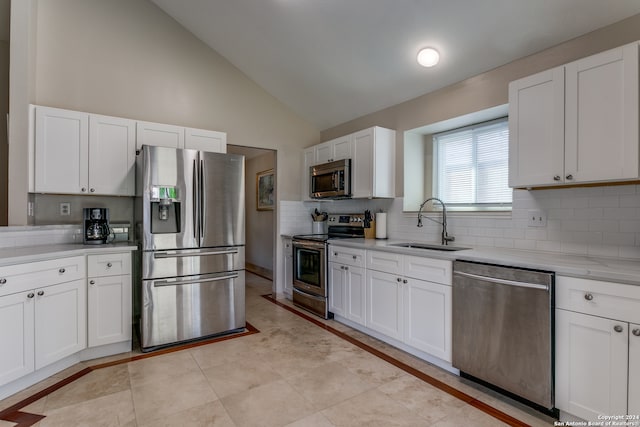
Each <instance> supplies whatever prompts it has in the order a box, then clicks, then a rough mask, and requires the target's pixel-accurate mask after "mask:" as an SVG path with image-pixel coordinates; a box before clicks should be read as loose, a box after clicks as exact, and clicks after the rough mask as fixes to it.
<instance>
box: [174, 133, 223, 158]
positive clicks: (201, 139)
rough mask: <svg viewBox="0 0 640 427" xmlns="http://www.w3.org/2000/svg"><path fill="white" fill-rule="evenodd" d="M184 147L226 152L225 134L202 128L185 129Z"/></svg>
mask: <svg viewBox="0 0 640 427" xmlns="http://www.w3.org/2000/svg"><path fill="white" fill-rule="evenodd" d="M184 148H189V149H191V150H200V151H211V152H214V153H226V152H227V134H226V133H224V132H216V131H213V130H204V129H192V128H187V129H185V136H184Z"/></svg>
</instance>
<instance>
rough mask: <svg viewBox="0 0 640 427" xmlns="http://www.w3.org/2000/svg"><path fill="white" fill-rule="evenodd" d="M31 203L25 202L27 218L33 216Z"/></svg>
mask: <svg viewBox="0 0 640 427" xmlns="http://www.w3.org/2000/svg"><path fill="white" fill-rule="evenodd" d="M33 215H34V212H33V202H27V216H33Z"/></svg>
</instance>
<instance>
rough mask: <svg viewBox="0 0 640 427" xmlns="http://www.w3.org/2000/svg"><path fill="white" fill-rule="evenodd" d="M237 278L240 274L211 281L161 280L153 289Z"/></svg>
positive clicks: (212, 278) (213, 278)
mask: <svg viewBox="0 0 640 427" xmlns="http://www.w3.org/2000/svg"><path fill="white" fill-rule="evenodd" d="M236 277H238V273H235V274H228V275H226V276H219V277H211V278H209V279H200V280H183V281H179V282H168V281H166V280H159V281H157V282H154V283H153V287H154V288H158V287H161V286H182V285H193V284H195V283H206V282H219V281H220V280H228V279H235V278H236Z"/></svg>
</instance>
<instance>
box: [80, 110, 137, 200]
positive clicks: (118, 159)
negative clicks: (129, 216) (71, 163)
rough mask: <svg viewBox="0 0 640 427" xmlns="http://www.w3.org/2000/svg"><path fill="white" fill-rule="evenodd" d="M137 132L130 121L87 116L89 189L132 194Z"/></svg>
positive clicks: (98, 192) (103, 192) (114, 193)
mask: <svg viewBox="0 0 640 427" xmlns="http://www.w3.org/2000/svg"><path fill="white" fill-rule="evenodd" d="M135 147H136V134H135V122H134V121H133V120H128V119H121V118H118V117H107V116H98V115H93V114H92V115H90V116H89V192H90V193H96V194H109V195H117V196H132V195H134V193H135V162H136V156H135V153H136V150H135Z"/></svg>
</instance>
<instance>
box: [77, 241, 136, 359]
mask: <svg viewBox="0 0 640 427" xmlns="http://www.w3.org/2000/svg"><path fill="white" fill-rule="evenodd" d="M87 270H88V272H89V278H88V279H87V280H88V286H87V289H88V298H87V306H88V321H87V324H88V328H89V329H88V346H89V347H96V346H100V345H106V344H113V343H118V342H122V341H129V340H131V274H130V272H131V254H130V253H129V252H126V253H114V254H105V255H88V256H87ZM122 273H125V274H122Z"/></svg>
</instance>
